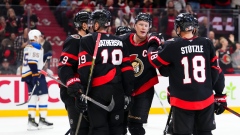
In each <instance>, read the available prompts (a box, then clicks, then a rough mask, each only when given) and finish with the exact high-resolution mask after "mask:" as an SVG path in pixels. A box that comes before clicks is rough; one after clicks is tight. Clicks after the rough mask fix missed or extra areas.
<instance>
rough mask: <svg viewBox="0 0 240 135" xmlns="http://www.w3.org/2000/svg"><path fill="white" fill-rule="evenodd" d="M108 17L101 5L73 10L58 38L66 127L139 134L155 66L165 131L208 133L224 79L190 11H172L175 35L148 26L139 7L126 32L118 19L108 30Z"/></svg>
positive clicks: (84, 133)
mask: <svg viewBox="0 0 240 135" xmlns="http://www.w3.org/2000/svg"><path fill="white" fill-rule="evenodd" d="M110 21H111V13H110V12H109V11H107V10H95V11H94V12H92V13H89V12H86V11H80V12H78V13H77V14H76V15H75V18H74V24H75V27H76V28H77V30H78V33H77V34H75V35H70V36H68V37H67V39H66V40H65V42H64V46H63V50H62V53H61V56H60V61H59V65H58V76H59V79H60V81H61V82H63V83H64V84H66V87H65V86H62V85H60V86H59V87H60V96H61V99H62V101H63V102H64V104H65V108H66V110H67V112H68V118H69V124H70V130H69V132H67V133H66V134H68V133H70V134H71V135H126V134H127V133H128V132H129V133H130V134H131V135H144V134H146V131H145V129H144V127H143V124H144V123H147V119H148V114H149V110H150V108H151V104H152V100H153V96H154V91H155V89H154V85H156V84H157V83H161V82H159V81H158V75H157V72H156V69H157V70H159V72H160V74H161V75H162V76H166V77H169V87H168V101H169V103H170V105H171V111H170V114H171V116H172V118H171V125H172V126H171V127H170V128H169V130H168V134H172V135H191V134H194V135H212V133H211V131H212V130H214V129H215V128H216V125H215V118H214V113H216V114H221V113H223V111H224V107H223V106H227V103H226V94H223V93H222V92H223V89H224V81H225V80H224V75H223V74H222V71H221V69H220V68H219V66H218V62H217V56H216V54H215V49H214V47H213V43H212V42H211V41H210V40H209V39H207V38H205V37H198V36H197V31H198V23H197V21H196V18H194V17H193V16H192V15H191V14H188V13H181V14H179V15H178V16H177V17H176V19H175V31H176V34H177V35H178V36H179V37H178V38H173V39H169V40H167V41H164V39H163V37H162V34H161V33H149V30H150V29H151V24H152V18H151V16H150V15H149V14H147V13H142V12H140V13H139V14H137V15H136V18H135V24H134V32H132V30H131V29H129V28H128V27H123V26H120V27H118V28H117V30H116V34H115V35H112V34H108V33H107V29H108V27H109V26H110ZM90 25H91V29H90V28H89V26H90ZM90 31H91V32H90ZM172 54H174V55H172ZM30 68H31V69H32V68H33V67H30ZM32 72H33V71H32ZM35 72H36V73H37V71H35ZM35 72H33V73H34V74H36V73H35ZM85 95H87V96H89V97H90V98H92V99H94V100H95V101H97V102H98V103H100V104H101V105H104V106H108V105H109V104H111V103H112V102H114V106H113V109H112V110H111V111H107V110H104V109H103V108H101V107H100V106H99V105H98V104H96V103H93V102H90V101H87V99H86V98H84V97H86V96H85Z"/></svg>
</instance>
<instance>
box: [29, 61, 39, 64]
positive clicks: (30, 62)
mask: <svg viewBox="0 0 240 135" xmlns="http://www.w3.org/2000/svg"><path fill="white" fill-rule="evenodd" d="M28 64H37V62H32V61H28Z"/></svg>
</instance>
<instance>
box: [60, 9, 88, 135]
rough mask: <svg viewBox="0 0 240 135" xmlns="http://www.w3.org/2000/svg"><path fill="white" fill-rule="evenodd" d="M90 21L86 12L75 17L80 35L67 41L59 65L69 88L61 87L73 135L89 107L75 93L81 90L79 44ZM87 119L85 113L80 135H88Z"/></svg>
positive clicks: (73, 36)
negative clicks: (82, 113) (81, 113)
mask: <svg viewBox="0 0 240 135" xmlns="http://www.w3.org/2000/svg"><path fill="white" fill-rule="evenodd" d="M89 19H90V13H88V12H85V11H80V12H78V13H77V14H76V15H75V17H74V25H75V27H76V28H77V29H78V33H77V34H74V35H70V36H68V37H67V39H66V40H65V42H64V45H63V50H62V53H61V56H60V61H59V65H58V76H59V78H60V80H61V81H62V82H63V83H64V84H66V85H67V86H68V88H65V87H60V96H61V99H62V101H63V102H64V104H65V107H66V110H67V112H68V118H69V123H70V134H71V135H75V131H76V127H77V123H78V118H79V114H80V112H83V111H84V110H86V106H87V105H86V103H85V102H82V101H81V100H80V99H79V95H78V94H77V93H75V92H76V91H78V90H79V89H81V85H80V81H79V75H78V73H77V67H78V50H79V46H80V43H79V42H80V39H81V38H82V37H83V36H85V35H86V34H88V20H89ZM86 118H87V116H86V113H84V118H83V119H82V121H81V126H80V128H79V131H78V134H79V135H80V134H81V135H87V134H88V129H89V123H88V121H87V119H86Z"/></svg>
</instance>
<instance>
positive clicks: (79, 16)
mask: <svg viewBox="0 0 240 135" xmlns="http://www.w3.org/2000/svg"><path fill="white" fill-rule="evenodd" d="M89 19H90V13H89V12H87V11H79V12H78V13H76V15H75V17H74V20H73V22H74V25H75V27H76V28H79V27H82V23H84V22H85V23H88V20H89Z"/></svg>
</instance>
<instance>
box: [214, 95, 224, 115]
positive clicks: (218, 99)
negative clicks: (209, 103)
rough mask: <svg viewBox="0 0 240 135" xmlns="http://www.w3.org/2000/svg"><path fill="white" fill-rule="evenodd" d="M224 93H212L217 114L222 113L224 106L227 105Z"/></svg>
mask: <svg viewBox="0 0 240 135" xmlns="http://www.w3.org/2000/svg"><path fill="white" fill-rule="evenodd" d="M226 97H227V96H226V94H221V95H217V94H215V95H214V99H215V106H214V109H215V113H216V114H217V115H219V114H222V113H223V112H224V111H225V108H224V106H226V107H227V99H226Z"/></svg>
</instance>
